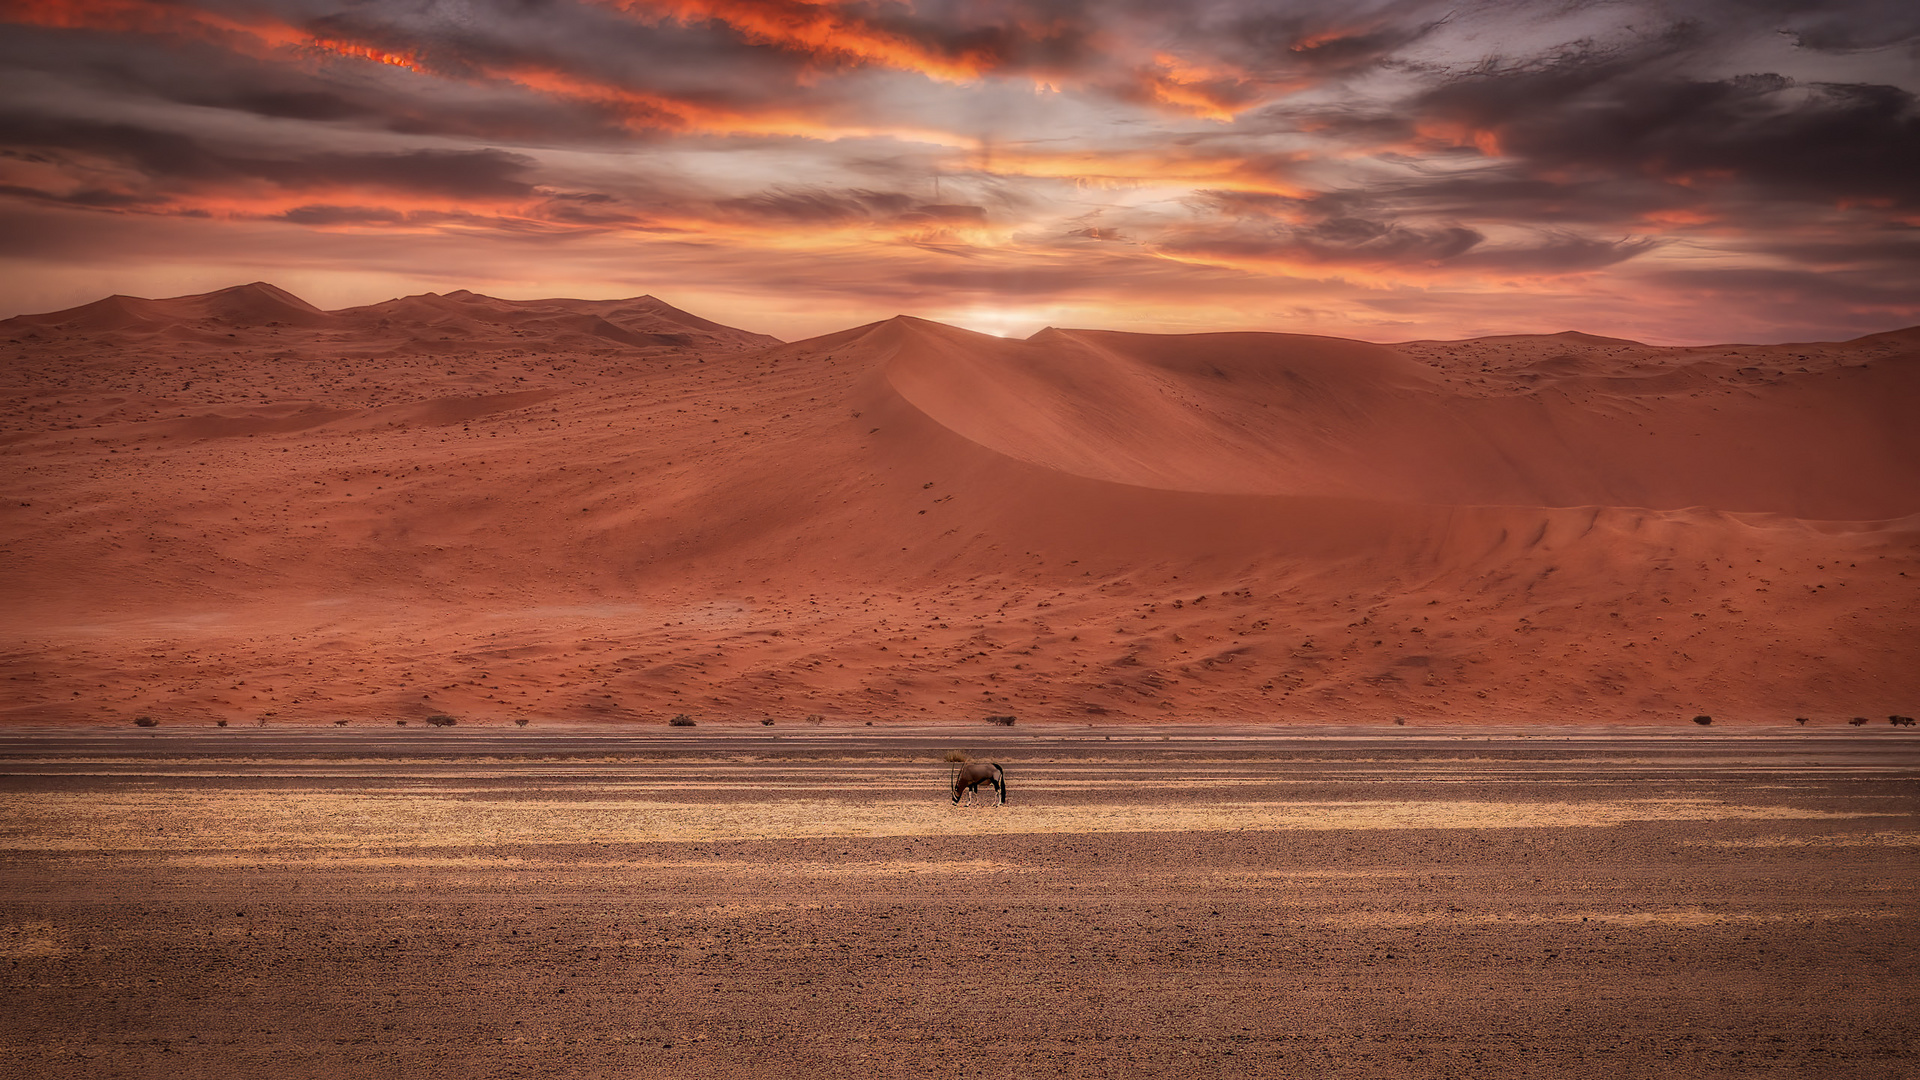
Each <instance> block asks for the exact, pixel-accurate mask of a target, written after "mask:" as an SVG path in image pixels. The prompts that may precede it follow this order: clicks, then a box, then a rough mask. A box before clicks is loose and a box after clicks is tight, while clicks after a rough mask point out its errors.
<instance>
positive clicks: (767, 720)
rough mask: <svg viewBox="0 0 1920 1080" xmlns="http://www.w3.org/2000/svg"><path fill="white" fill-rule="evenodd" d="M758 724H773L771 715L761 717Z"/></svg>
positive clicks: (765, 725) (764, 725)
mask: <svg viewBox="0 0 1920 1080" xmlns="http://www.w3.org/2000/svg"><path fill="white" fill-rule="evenodd" d="M760 726H761V727H772V726H773V717H771V716H769V717H765V718H763V719H762V720H761V721H760Z"/></svg>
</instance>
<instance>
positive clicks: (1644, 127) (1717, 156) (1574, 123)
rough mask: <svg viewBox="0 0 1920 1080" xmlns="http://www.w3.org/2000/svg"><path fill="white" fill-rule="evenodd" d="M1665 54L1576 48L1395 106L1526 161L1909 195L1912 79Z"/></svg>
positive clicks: (1915, 153) (1919, 117)
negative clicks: (1811, 73)
mask: <svg viewBox="0 0 1920 1080" xmlns="http://www.w3.org/2000/svg"><path fill="white" fill-rule="evenodd" d="M1695 33H1698V31H1689V32H1688V33H1687V34H1686V35H1683V36H1684V37H1686V38H1688V39H1689V40H1690V39H1691V35H1692V34H1695ZM1666 44H1668V45H1669V46H1671V45H1672V44H1673V43H1672V42H1668V43H1666ZM1670 59H1671V54H1670V53H1669V52H1668V51H1667V49H1664V48H1663V49H1658V50H1649V51H1648V52H1647V53H1645V54H1642V55H1639V56H1625V57H1622V56H1611V55H1595V54H1585V53H1575V54H1571V55H1567V56H1562V57H1557V58H1554V59H1553V60H1551V61H1549V62H1546V63H1541V64H1535V65H1527V66H1522V67H1517V68H1512V69H1495V70H1487V71H1481V72H1476V73H1473V74H1471V75H1468V76H1465V77H1462V78H1458V79H1454V80H1451V81H1449V82H1447V83H1445V84H1443V85H1441V86H1438V87H1436V88H1434V89H1432V90H1430V91H1428V92H1426V93H1424V94H1421V95H1419V96H1418V97H1416V98H1415V99H1414V100H1412V101H1410V102H1408V103H1407V108H1408V109H1409V111H1410V112H1411V113H1413V114H1414V115H1415V116H1416V117H1418V121H1417V123H1421V124H1425V125H1426V126H1427V127H1428V128H1429V129H1434V128H1438V129H1441V130H1454V131H1459V132H1462V133H1465V134H1467V135H1481V136H1485V137H1487V138H1488V139H1489V140H1490V142H1491V143H1492V144H1493V146H1495V147H1497V150H1496V151H1495V152H1496V153H1497V154H1498V155H1499V156H1501V157H1503V158H1508V159H1512V160H1514V161H1516V162H1518V163H1521V164H1523V165H1525V166H1526V167H1528V168H1530V169H1531V170H1533V171H1534V172H1535V173H1536V174H1538V173H1544V172H1568V171H1579V170H1587V171H1592V172H1596V173H1600V174H1607V175H1621V176H1636V175H1645V176H1654V177H1659V178H1661V179H1664V180H1667V181H1669V182H1673V183H1681V184H1694V183H1716V182H1722V181H1729V180H1730V181H1732V182H1734V183H1738V184H1741V185H1743V186H1746V187H1749V188H1752V189H1753V190H1755V191H1756V192H1758V193H1760V194H1762V195H1764V196H1769V197H1774V198H1789V199H1798V200H1813V201H1823V202H1833V201H1837V200H1839V199H1847V198H1852V199H1892V200H1895V201H1897V202H1899V203H1900V204H1901V205H1909V206H1911V205H1917V204H1920V184H1917V183H1916V182H1915V180H1914V177H1915V176H1920V107H1917V103H1916V98H1915V95H1914V94H1913V93H1912V92H1910V91H1907V90H1904V89H1902V88H1900V87H1895V86H1884V85H1873V84H1863V83H1832V82H1824V83H1813V84H1810V85H1801V84H1797V83H1795V82H1794V81H1793V80H1791V79H1789V78H1786V77H1784V76H1781V75H1777V74H1771V73H1762V74H1753V75H1742V76H1736V77H1732V78H1726V79H1716V80H1697V79H1689V78H1686V77H1683V76H1680V75H1676V74H1674V73H1672V72H1671V71H1670V70H1669V65H1668V63H1667V61H1668V60H1670Z"/></svg>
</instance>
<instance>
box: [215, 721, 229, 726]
mask: <svg viewBox="0 0 1920 1080" xmlns="http://www.w3.org/2000/svg"><path fill="white" fill-rule="evenodd" d="M213 726H214V727H226V726H227V722H226V721H225V720H215V721H214V722H213Z"/></svg>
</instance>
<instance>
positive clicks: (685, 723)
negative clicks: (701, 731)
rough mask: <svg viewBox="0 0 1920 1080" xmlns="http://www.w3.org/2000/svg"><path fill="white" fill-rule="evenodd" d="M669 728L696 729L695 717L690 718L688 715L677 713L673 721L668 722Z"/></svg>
mask: <svg viewBox="0 0 1920 1080" xmlns="http://www.w3.org/2000/svg"><path fill="white" fill-rule="evenodd" d="M667 726H668V727H694V726H696V723H695V721H694V719H693V717H691V716H688V715H687V714H686V713H676V714H675V715H674V717H673V719H671V720H669V721H667Z"/></svg>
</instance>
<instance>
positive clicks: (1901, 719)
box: [1887, 716, 1913, 727]
mask: <svg viewBox="0 0 1920 1080" xmlns="http://www.w3.org/2000/svg"><path fill="white" fill-rule="evenodd" d="M1887 723H1889V724H1892V725H1893V726H1894V727H1912V726H1913V717H1911V716H1889V717H1887Z"/></svg>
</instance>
